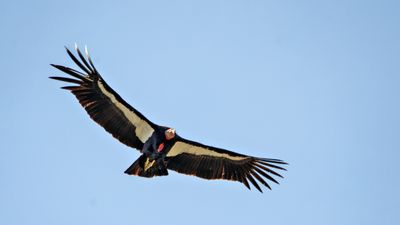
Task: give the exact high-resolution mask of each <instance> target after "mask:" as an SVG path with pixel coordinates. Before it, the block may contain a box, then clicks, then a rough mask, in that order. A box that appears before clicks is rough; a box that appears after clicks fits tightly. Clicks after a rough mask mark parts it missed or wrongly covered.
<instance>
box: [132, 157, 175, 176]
mask: <svg viewBox="0 0 400 225" xmlns="http://www.w3.org/2000/svg"><path fill="white" fill-rule="evenodd" d="M125 173H126V174H129V175H136V176H141V177H154V176H166V175H168V170H167V169H166V167H165V165H164V163H163V162H162V161H156V160H153V161H151V160H150V159H149V158H147V157H146V156H145V155H141V156H140V157H139V158H138V159H137V160H136V161H135V162H134V163H133V164H132V165H131V166H130V167H129V168H128V169H127V170H126V171H125Z"/></svg>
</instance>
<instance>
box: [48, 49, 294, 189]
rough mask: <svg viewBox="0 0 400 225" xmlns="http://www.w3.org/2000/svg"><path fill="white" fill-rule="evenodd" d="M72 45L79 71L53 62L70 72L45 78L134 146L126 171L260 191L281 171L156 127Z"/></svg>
mask: <svg viewBox="0 0 400 225" xmlns="http://www.w3.org/2000/svg"><path fill="white" fill-rule="evenodd" d="M75 48H76V52H77V56H75V55H74V54H73V53H72V52H71V51H70V50H68V48H67V49H66V50H67V53H68V55H69V56H70V57H71V59H72V60H73V61H74V62H75V63H76V65H77V66H78V67H79V68H80V69H81V70H82V71H77V70H74V69H71V68H68V67H64V66H60V65H54V64H52V66H54V67H55V68H57V69H59V70H61V71H62V72H64V73H66V74H68V75H70V76H72V78H69V77H50V78H51V79H55V80H60V81H64V82H67V83H71V84H72V86H65V87H62V88H63V89H66V90H69V91H71V92H72V94H74V95H75V97H76V98H77V99H78V101H79V103H80V104H81V105H82V107H83V108H85V110H86V112H87V113H88V114H89V116H90V117H91V118H92V119H93V120H94V121H96V122H97V123H98V124H100V126H102V127H103V128H104V129H105V130H106V131H108V132H109V133H111V134H112V135H113V136H114V137H115V138H116V139H118V140H119V141H120V142H122V143H124V144H125V145H127V146H129V147H132V148H135V149H137V150H139V151H140V152H141V153H142V155H141V156H140V157H139V158H138V159H137V160H136V161H135V162H134V163H133V164H132V165H131V166H130V167H129V168H128V169H127V170H126V171H125V173H127V174H129V175H137V176H142V177H153V176H165V175H168V170H169V169H170V170H175V171H176V172H178V173H183V174H188V175H194V176H197V177H201V178H205V179H211V180H212V179H224V180H232V181H239V182H241V183H243V184H244V185H245V186H246V187H247V188H249V189H250V185H249V182H250V183H251V184H253V185H254V187H255V188H257V189H258V190H259V191H260V192H262V190H261V188H260V186H259V184H258V182H259V183H261V184H263V185H265V186H266V187H267V188H269V189H271V187H270V185H269V184H268V183H267V182H266V181H265V179H266V180H269V181H272V182H274V183H278V181H277V180H276V179H275V178H274V176H277V177H282V176H281V175H280V174H279V173H277V172H276V171H275V170H285V169H284V168H283V167H281V166H282V165H284V164H286V163H285V162H283V161H282V160H279V159H269V158H259V157H253V156H248V155H243V154H239V153H235V152H232V151H228V150H225V149H221V148H216V147H212V146H208V145H204V144H201V143H198V142H194V141H191V140H187V139H184V138H182V137H181V136H179V135H178V134H177V133H176V132H175V130H174V129H172V128H169V127H164V126H159V125H157V124H155V123H153V122H151V121H150V120H148V119H147V118H146V117H145V116H143V115H142V114H141V113H140V112H139V111H137V110H136V109H135V108H133V107H132V106H130V105H129V104H128V103H126V102H125V101H124V100H123V99H122V98H121V97H120V96H119V95H118V94H117V93H116V92H115V91H114V90H113V89H111V87H110V86H108V84H107V83H106V82H105V80H104V79H103V77H102V76H100V73H99V72H98V71H97V70H96V68H95V67H94V65H93V62H92V60H91V59H90V56H89V54H88V52H87V50H86V58H85V57H84V56H83V54H82V53H81V52H80V50H79V49H78V47H75Z"/></svg>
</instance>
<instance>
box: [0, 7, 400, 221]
mask: <svg viewBox="0 0 400 225" xmlns="http://www.w3.org/2000/svg"><path fill="white" fill-rule="evenodd" d="M0 8H1V11H2V13H0V27H1V30H2V32H1V35H0V41H1V43H2V51H0V59H1V60H0V66H1V68H2V72H1V74H0V76H1V78H2V79H1V80H2V88H1V89H0V92H1V96H2V110H1V111H0V115H1V118H3V120H2V125H1V126H0V135H1V137H2V138H1V140H2V141H1V142H0V178H1V181H0V184H1V185H0V199H1V201H0V223H1V224H8V225H13V224H32V225H34V224H38V225H39V224H40V225H43V224H140V223H146V224H160V223H163V224H175V225H180V224H192V225H196V224H276V225H277V224H285V225H287V224H295V225H298V224H306V225H311V224H319V225H320V224H327V225H330V224H341V225H344V224H351V225H354V224H363V225H365V224H399V223H400V218H399V215H398V212H399V209H400V196H399V194H398V190H400V180H399V175H398V172H399V171H400V166H399V162H398V161H399V158H400V153H399V150H400V138H399V137H400V135H399V134H400V117H399V115H400V103H399V96H400V88H399V86H400V63H399V59H400V53H399V52H400V29H399V22H400V15H399V13H398V9H399V8H400V4H399V2H398V1H197V2H194V1H113V2H111V1H84V2H83V1H75V0H74V1H2V2H1V3H0ZM75 42H76V43H77V44H79V45H81V46H84V45H87V46H88V48H89V50H90V52H91V55H92V58H93V60H94V63H95V64H96V66H97V68H98V70H99V71H100V72H101V74H102V75H103V77H104V78H105V79H106V80H107V82H108V83H109V85H111V86H112V87H113V88H114V89H115V90H116V91H117V92H119V93H120V95H121V96H122V97H123V98H124V99H125V100H126V101H128V102H129V103H130V104H131V105H133V106H134V107H135V108H137V109H138V110H139V111H141V112H142V113H143V114H145V115H146V116H147V117H148V118H149V119H151V120H152V121H154V122H156V123H158V124H162V125H168V126H172V127H174V128H176V129H177V131H178V133H179V134H180V135H181V136H184V137H186V138H189V139H193V140H196V141H200V142H203V143H206V144H210V145H214V146H218V147H223V148H227V149H230V150H234V151H238V152H241V153H245V154H250V155H255V156H262V157H272V158H280V159H283V160H285V161H287V162H289V163H290V165H289V166H288V171H287V172H284V173H283V175H284V176H285V179H283V180H281V184H280V185H273V186H272V188H273V190H272V191H268V190H265V192H264V194H260V193H258V192H257V191H254V190H253V191H248V190H247V189H246V188H245V187H244V186H243V185H241V184H240V183H233V182H223V181H206V180H202V179H198V178H195V177H190V176H184V175H181V174H177V173H175V172H171V173H170V175H169V176H168V177H162V178H155V179H144V178H140V177H130V176H126V175H125V174H124V173H123V171H124V170H125V169H126V168H127V167H128V166H130V164H131V163H132V162H133V161H134V160H135V159H136V158H137V157H138V156H139V152H137V151H136V150H131V149H129V148H128V147H125V146H124V145H122V144H120V143H119V142H118V141H116V140H115V139H113V138H112V137H111V135H109V134H108V133H106V132H105V131H104V130H103V129H102V128H101V127H99V126H98V125H97V124H95V123H94V122H92V121H91V120H90V119H89V117H88V116H87V115H86V113H85V112H84V110H83V109H82V108H81V107H80V106H79V104H78V103H77V101H76V100H75V99H74V97H73V96H72V95H71V94H69V93H68V92H66V91H63V90H60V89H59V87H60V86H61V85H62V84H61V83H60V82H56V81H52V80H50V79H48V78H47V77H48V76H54V75H61V73H60V72H58V71H56V70H55V69H54V68H51V67H50V66H49V64H50V63H56V64H64V65H67V66H73V64H72V62H71V60H69V59H68V57H67V55H66V53H65V51H64V46H69V47H72V48H73V46H74V43H75ZM170 91H172V92H173V93H174V98H173V99H168V98H166V97H165V94H166V93H167V92H170Z"/></svg>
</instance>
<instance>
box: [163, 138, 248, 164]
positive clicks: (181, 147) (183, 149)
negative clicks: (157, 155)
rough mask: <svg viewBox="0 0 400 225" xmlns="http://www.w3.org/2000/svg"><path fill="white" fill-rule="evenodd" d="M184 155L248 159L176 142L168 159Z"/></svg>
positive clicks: (236, 159)
mask: <svg viewBox="0 0 400 225" xmlns="http://www.w3.org/2000/svg"><path fill="white" fill-rule="evenodd" d="M182 153H188V154H192V155H205V156H213V157H219V158H226V159H230V160H234V161H240V160H243V159H246V158H248V157H243V156H231V155H228V154H226V153H219V152H216V151H213V150H211V149H208V148H204V147H199V146H195V145H191V144H188V143H184V142H180V141H178V142H176V143H175V144H174V146H172V148H171V149H170V150H169V152H168V154H167V157H174V156H177V155H179V154H182Z"/></svg>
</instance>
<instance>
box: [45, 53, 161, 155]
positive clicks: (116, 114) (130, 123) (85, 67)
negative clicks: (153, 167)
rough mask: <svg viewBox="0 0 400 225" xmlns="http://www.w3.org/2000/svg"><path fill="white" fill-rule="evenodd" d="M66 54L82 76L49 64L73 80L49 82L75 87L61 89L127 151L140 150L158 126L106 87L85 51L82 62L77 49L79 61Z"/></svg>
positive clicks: (77, 72) (70, 54)
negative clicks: (128, 147) (69, 84)
mask: <svg viewBox="0 0 400 225" xmlns="http://www.w3.org/2000/svg"><path fill="white" fill-rule="evenodd" d="M66 50H67V53H68V55H69V56H70V57H71V59H72V60H73V61H74V62H75V63H76V65H78V66H79V67H80V68H81V69H82V71H83V72H79V71H77V70H74V69H71V68H68V67H64V66H60V65H54V64H51V65H52V66H54V67H55V68H57V69H59V70H61V71H63V72H64V73H67V74H69V75H71V76H72V77H73V78H69V77H50V78H51V79H55V80H60V81H64V82H68V83H72V84H75V85H73V86H65V87H62V88H63V89H66V90H69V91H71V92H72V94H74V95H75V97H76V98H77V99H78V101H79V103H80V104H81V105H82V107H83V108H84V109H85V110H86V112H87V113H88V114H89V116H90V117H91V118H92V119H93V120H94V121H96V122H97V123H98V124H99V125H101V126H102V127H103V128H104V129H105V130H106V131H108V132H109V133H111V134H112V135H113V136H114V137H115V138H116V139H118V140H119V141H121V142H122V143H124V144H126V145H128V146H130V147H133V148H136V149H138V150H141V149H142V147H143V144H144V143H145V142H146V141H147V140H148V138H149V137H150V136H151V135H152V134H153V132H154V130H155V127H157V125H155V124H153V123H152V122H151V121H149V120H148V119H147V118H146V117H144V116H143V115H142V114H141V113H140V112H139V111H137V110H136V109H134V108H133V107H132V106H130V105H129V104H128V103H126V102H125V101H124V100H123V99H122V98H121V97H120V96H119V95H118V94H117V93H116V92H115V91H114V90H113V89H111V87H109V86H108V85H107V83H106V82H105V81H104V79H103V78H102V77H101V76H100V74H99V73H98V72H97V70H96V68H95V67H94V65H93V63H92V60H91V59H90V56H89V54H88V53H87V51H86V58H85V57H84V56H83V55H82V53H81V52H80V51H79V49H78V48H77V47H76V51H77V53H78V56H79V59H80V60H79V59H78V58H77V57H76V56H74V54H72V52H71V51H70V50H68V48H67V49H66Z"/></svg>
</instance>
